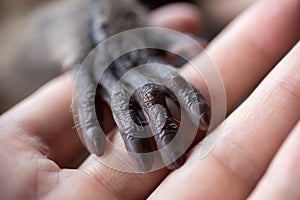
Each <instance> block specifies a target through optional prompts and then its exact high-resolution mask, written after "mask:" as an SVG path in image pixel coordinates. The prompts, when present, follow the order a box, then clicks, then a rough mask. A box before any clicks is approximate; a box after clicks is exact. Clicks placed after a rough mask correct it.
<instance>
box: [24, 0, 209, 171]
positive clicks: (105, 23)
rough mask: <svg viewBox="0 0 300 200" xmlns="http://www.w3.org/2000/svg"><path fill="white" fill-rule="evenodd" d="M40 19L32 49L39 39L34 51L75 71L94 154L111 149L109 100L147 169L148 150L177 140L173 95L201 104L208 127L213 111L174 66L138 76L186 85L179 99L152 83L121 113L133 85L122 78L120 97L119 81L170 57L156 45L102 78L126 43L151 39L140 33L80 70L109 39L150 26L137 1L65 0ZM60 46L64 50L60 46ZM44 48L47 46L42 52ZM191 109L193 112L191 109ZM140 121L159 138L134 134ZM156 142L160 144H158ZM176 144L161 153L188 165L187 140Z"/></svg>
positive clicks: (84, 128)
mask: <svg viewBox="0 0 300 200" xmlns="http://www.w3.org/2000/svg"><path fill="white" fill-rule="evenodd" d="M37 18H38V20H37V21H36V22H35V24H34V26H32V27H30V29H29V30H31V31H33V32H34V31H35V32H38V33H39V35H38V37H36V38H35V39H34V40H33V41H32V40H30V41H28V46H29V47H30V48H31V46H30V45H32V42H34V43H35V44H39V47H38V48H31V49H32V52H30V53H31V54H33V55H34V54H41V53H40V52H45V54H46V56H44V57H43V58H46V59H49V60H45V59H44V60H43V62H45V63H46V62H47V63H49V62H52V63H60V64H61V65H64V67H65V68H67V69H70V68H71V69H74V72H75V73H74V78H75V82H76V83H75V89H76V96H77V107H76V108H74V109H75V110H74V112H75V113H76V114H77V116H78V120H79V121H78V124H77V125H78V126H79V125H80V128H81V130H82V137H83V140H84V142H85V145H86V146H87V148H88V149H89V151H90V152H91V153H93V154H96V155H98V156H101V155H103V153H104V150H105V147H106V138H105V137H104V136H103V135H101V134H99V133H100V130H101V127H103V123H104V122H105V116H104V115H103V102H105V103H106V104H108V106H109V107H110V108H112V114H113V117H114V121H115V123H116V125H117V126H118V128H119V130H120V133H121V135H122V138H123V140H124V143H125V146H126V148H127V150H128V151H129V152H134V153H141V154H140V155H139V156H138V157H137V158H136V163H137V164H138V166H139V167H140V168H141V170H143V171H148V170H150V169H151V166H152V162H153V161H152V159H151V158H149V157H147V156H145V155H144V154H142V153H146V152H152V151H153V150H154V149H155V148H157V149H160V148H161V147H164V146H166V145H167V144H169V143H170V141H172V140H174V136H175V135H176V133H177V130H178V126H179V125H180V124H178V123H177V122H176V120H175V118H174V116H172V112H171V111H170V109H169V108H168V105H167V103H166V99H167V98H169V99H171V100H172V101H174V102H175V104H177V105H178V104H179V102H180V103H182V104H183V105H187V104H190V103H193V104H197V105H198V106H199V113H192V114H191V115H193V116H194V117H196V118H197V119H198V120H199V122H200V123H199V129H202V130H206V129H207V127H208V121H209V118H210V110H209V107H208V105H207V104H206V102H205V100H204V99H203V97H202V96H201V94H200V92H198V91H196V90H195V93H196V94H197V100H196V101H195V98H193V96H191V95H190V94H189V93H188V90H189V88H188V86H187V85H188V83H187V82H186V81H185V80H184V79H183V78H181V77H180V76H179V75H178V74H176V73H174V72H173V71H172V70H171V71H170V70H169V69H160V70H154V71H153V70H152V71H151V70H149V71H148V72H147V73H141V72H137V75H136V76H135V77H133V78H137V80H140V79H145V80H147V79H149V77H148V76H149V75H150V76H151V77H157V78H160V79H162V80H166V81H167V82H168V85H170V87H173V88H175V90H179V89H180V91H181V94H180V95H179V97H178V96H177V97H178V99H177V98H176V97H175V96H174V94H172V93H170V91H168V90H167V89H166V88H165V87H163V86H161V85H159V84H146V85H144V86H142V87H140V88H137V89H136V90H135V92H134V93H133V94H132V95H131V96H130V98H131V101H130V105H129V110H126V112H123V113H122V114H120V113H121V112H119V111H120V110H122V109H123V110H124V108H125V107H126V106H128V105H124V103H123V102H122V98H125V96H124V95H127V94H126V91H127V90H128V89H129V88H128V87H130V83H127V82H124V83H123V82H122V83H121V86H120V87H121V88H122V90H123V91H125V92H124V94H121V93H117V94H116V95H115V94H114V93H113V92H114V91H113V88H114V86H115V84H116V83H117V82H118V80H119V79H120V78H121V77H122V75H124V74H125V73H126V72H127V71H129V70H130V69H133V68H135V67H137V66H139V65H141V64H147V63H149V62H158V63H161V62H162V60H164V57H163V56H164V55H159V52H157V51H155V50H151V49H150V50H149V49H143V50H137V51H133V52H130V53H128V54H126V55H124V56H121V57H120V58H119V59H117V60H115V61H114V62H113V63H112V64H111V65H110V67H109V68H108V69H107V70H106V71H105V73H104V74H103V76H102V77H99V76H98V74H99V72H98V71H99V66H101V63H103V62H104V61H105V60H107V59H108V58H110V57H113V55H112V54H117V53H118V51H119V49H120V46H122V45H125V47H126V45H130V44H132V43H135V42H143V41H145V40H147V39H148V38H149V37H146V36H145V37H144V38H140V37H139V36H136V37H132V39H131V40H130V39H129V40H128V41H125V42H124V41H120V43H117V44H112V45H111V46H109V47H103V48H102V49H99V50H98V51H97V53H96V56H95V62H94V63H96V64H92V65H90V66H88V67H85V68H80V66H81V64H82V63H83V61H84V59H85V58H86V56H87V55H88V54H89V52H90V51H91V50H92V49H94V48H95V47H96V46H97V45H98V44H99V43H100V42H102V41H104V40H105V39H106V38H109V37H110V36H113V35H115V34H117V33H120V32H122V31H125V30H129V29H134V28H138V27H145V26H147V24H148V23H147V20H146V10H144V9H143V8H142V7H141V6H139V5H138V4H137V3H136V2H134V1H130V0H74V1H70V2H67V3H60V4H59V6H57V7H55V6H53V7H50V8H49V10H48V11H47V10H43V12H42V13H39V15H38V17H37ZM151 37H152V38H151V39H152V40H157V41H156V42H157V43H164V45H165V46H169V45H171V42H172V41H169V40H168V39H167V38H164V37H163V36H160V35H156V36H151ZM25 44H26V43H25ZM57 45H59V47H60V48H57ZM122 47H124V46H122ZM30 48H25V49H26V50H25V51H24V55H25V54H27V53H29V50H28V49H30ZM41 48H45V49H43V51H41ZM34 51H37V52H34ZM25 56H26V55H25ZM97 63H98V64H97ZM99 63H100V64H99ZM29 64H30V63H29ZM79 69H80V73H79V75H78V73H77V72H78V70H79ZM180 85H181V86H180ZM179 86H180V87H179ZM114 95H115V96H114ZM118 95H119V96H118ZM122 95H123V96H122ZM191 101H193V102H191ZM155 105H161V106H163V108H164V110H165V112H166V119H165V124H163V125H162V126H161V124H159V122H158V121H161V120H162V119H159V118H158V119H157V115H158V114H159V113H157V112H158V111H155V109H153V106H155ZM95 108H96V110H97V112H96V111H95ZM186 111H187V112H192V111H191V110H190V111H189V110H188V109H187V110H186ZM136 125H138V126H142V127H143V126H146V125H148V126H149V127H150V129H151V131H152V132H153V133H152V135H154V137H153V138H140V137H136V135H134V134H133V132H132V131H136V130H135V127H136ZM150 140H153V141H154V143H156V145H155V146H154V147H153V145H152V144H151V143H152V142H150ZM174 144H175V145H173V146H172V147H170V149H168V151H167V153H168V155H161V157H162V160H163V161H164V162H165V163H172V164H170V165H168V168H169V169H175V168H178V167H180V166H181V165H182V164H183V163H184V154H183V152H182V150H181V149H182V147H181V142H180V141H179V140H178V141H175V142H174ZM179 154H180V155H179Z"/></svg>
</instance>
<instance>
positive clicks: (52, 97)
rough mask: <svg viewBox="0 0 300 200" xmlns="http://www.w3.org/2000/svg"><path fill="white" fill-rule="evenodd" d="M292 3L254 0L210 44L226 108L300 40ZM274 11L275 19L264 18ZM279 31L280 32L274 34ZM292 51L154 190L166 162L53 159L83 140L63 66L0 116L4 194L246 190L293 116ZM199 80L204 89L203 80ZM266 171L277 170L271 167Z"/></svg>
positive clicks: (235, 193)
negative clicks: (209, 147) (140, 164)
mask: <svg viewBox="0 0 300 200" xmlns="http://www.w3.org/2000/svg"><path fill="white" fill-rule="evenodd" d="M297 6H298V7H299V3H298V1H295V0H294V1H292V0H290V1H283V0H282V1H280V2H278V4H276V5H274V3H273V2H272V1H270V0H269V1H264V2H261V3H260V4H258V5H257V6H256V7H254V8H253V9H252V10H250V11H249V13H248V14H246V15H244V16H243V17H241V18H240V20H239V21H240V22H236V23H235V24H234V25H232V26H231V27H230V28H228V30H227V31H226V32H225V33H224V34H223V35H221V36H220V37H219V38H217V39H216V40H215V42H213V43H212V44H211V45H210V46H209V47H208V50H207V52H208V54H209V56H210V57H211V59H212V60H213V61H214V62H215V63H216V66H217V67H218V68H219V70H220V73H221V75H222V77H223V80H224V84H225V89H226V92H227V95H228V99H227V102H228V113H230V112H231V111H232V110H233V109H234V108H235V107H236V106H237V105H238V103H239V102H241V101H242V100H243V99H244V98H245V96H246V95H247V94H248V93H250V91H251V90H252V89H253V88H254V87H255V86H256V85H257V84H258V83H259V82H260V80H261V79H262V78H263V77H264V76H265V75H266V74H267V73H268V72H269V71H270V70H271V69H272V67H273V66H274V65H275V64H276V63H277V62H278V61H279V60H280V59H281V58H282V57H283V56H284V55H285V54H286V53H287V52H288V51H289V50H290V49H291V48H292V46H293V45H294V44H295V43H296V42H297V41H298V39H299V30H297V29H295V28H294V27H297V24H298V22H299V13H298V7H297ZM276 8H277V9H276ZM279 8H280V9H279ZM266 10H272V12H273V15H265V12H266ZM273 21H276V26H275V25H273V24H271V22H273ZM266 27H268V28H269V31H268V32H266V31H265V28H266ZM249 29H250V30H251V32H250V31H249ZM258 33H259V34H258ZM258 36H259V37H258ZM282 37H283V38H285V39H284V40H281V39H280V38H282ZM274 41H275V42H274ZM249 42H250V44H251V45H250V44H249ZM261 52H264V53H263V54H262V53H261ZM229 53H230V54H229ZM297 54H299V45H298V46H297V47H295V50H294V53H291V54H289V55H288V56H287V57H286V58H285V59H284V61H283V62H281V63H280V64H279V65H277V66H276V67H275V69H274V70H273V71H272V72H271V73H270V75H269V76H268V77H267V78H266V79H265V80H264V81H263V82H262V83H261V85H260V86H259V87H258V88H257V89H256V90H255V91H254V93H253V94H252V95H251V96H250V97H249V98H248V99H247V100H246V101H245V102H244V103H243V104H242V105H241V106H240V107H239V108H238V109H237V110H235V111H234V112H233V113H232V114H231V115H230V116H229V117H228V118H227V119H226V121H225V122H224V123H223V126H222V125H221V126H220V127H219V128H218V129H216V130H215V131H222V135H221V138H220V139H219V141H218V143H217V145H216V147H215V148H214V150H213V151H212V152H211V154H209V156H208V157H207V158H205V159H203V160H201V159H199V157H198V153H197V152H198V150H199V147H201V145H199V146H196V147H195V148H194V149H193V150H192V152H191V154H190V157H189V158H188V161H187V163H186V164H185V165H184V166H183V167H182V168H180V169H179V170H176V171H175V172H173V173H171V174H170V175H168V177H167V178H166V179H165V180H164V181H163V182H162V183H161V184H160V186H159V187H158V188H157V189H156V190H155V191H154V193H152V191H153V190H154V189H155V187H156V186H157V185H158V184H159V183H160V182H161V181H162V180H163V179H164V178H165V176H166V175H167V171H165V170H160V171H157V172H152V173H147V174H130V173H122V172H119V171H116V170H114V169H111V168H108V167H106V166H104V165H102V164H101V163H100V162H99V161H98V160H97V159H96V158H95V157H89V158H88V159H87V160H86V161H85V162H84V163H83V164H82V165H81V166H80V167H79V169H76V170H71V169H61V168H60V167H59V165H60V166H64V165H67V164H68V163H69V162H70V161H72V160H73V159H74V158H75V157H77V155H78V153H79V152H80V151H81V150H82V145H81V144H80V141H79V140H78V139H77V137H76V133H75V131H74V129H71V127H72V116H71V113H69V112H68V107H69V105H70V101H71V99H70V98H71V94H70V93H71V91H72V82H71V80H70V78H69V77H68V76H67V75H66V76H64V77H61V78H59V79H57V80H55V81H54V82H52V83H50V84H49V85H48V86H45V87H46V88H44V89H41V90H40V91H39V92H38V93H37V94H35V95H34V96H32V97H31V98H29V99H27V100H26V101H25V102H23V103H22V104H20V105H19V106H17V107H15V108H14V109H12V110H10V111H9V112H8V113H6V114H4V115H3V116H1V118H0V120H1V121H0V129H1V136H0V143H1V145H0V154H1V171H0V177H1V182H2V183H4V185H3V186H2V187H1V195H2V197H3V198H4V199H7V198H9V199H14V198H22V199H29V198H49V199H54V198H57V199H71V198H72V199H83V198H85V199H101V198H102V199H112V198H125V199H141V198H146V197H147V196H148V195H149V194H151V193H152V196H150V198H153V199H157V198H161V199H164V198H172V197H174V196H175V197H176V198H178V199H182V198H195V199H198V198H199V197H203V198H205V199H209V198H218V197H221V198H223V199H240V198H244V197H246V196H247V195H249V194H250V193H251V191H252V190H253V188H254V187H255V185H256V184H257V182H258V181H259V180H260V178H261V177H262V175H263V173H264V171H265V170H266V169H267V167H268V164H269V162H270V161H271V159H272V157H273V155H274V154H275V153H276V151H277V150H278V148H279V146H280V144H281V143H282V142H283V141H284V139H285V138H286V136H287V135H288V134H289V133H290V131H291V129H292V128H293V126H294V125H295V124H296V123H297V121H298V120H299V109H298V102H299V98H300V97H299V95H298V94H299V85H300V84H299V83H297V81H298V82H299V80H300V78H299V76H300V74H299V67H297V66H299V59H298V58H297V57H296V55H297ZM296 58H297V59H298V60H297V59H296ZM297 62H298V63H297ZM236 66H239V68H237V67H236ZM193 70H194V69H192V68H189V67H187V68H186V69H184V71H183V73H182V74H183V75H184V76H185V77H186V78H188V79H187V80H190V81H191V82H192V83H193V84H194V85H196V86H198V87H199V88H202V87H201V86H202V85H203V83H201V82H198V79H196V77H193V73H192V72H193ZM238 76H239V77H238ZM245 76H246V77H247V79H246V78H245ZM290 77H292V78H290ZM236 83H238V84H236ZM202 90H203V91H204V92H205V88H203V89H202ZM206 95H207V94H206ZM297 109H298V110H297ZM241 117H242V118H241ZM284 118H288V120H283V119H284ZM254 127H255V128H254ZM250 128H252V129H250ZM295 133H296V132H295ZM291 137H293V136H291ZM269 141H270V142H269ZM289 141H293V142H294V141H297V140H293V138H291V139H290V140H288V141H287V145H286V147H285V149H288V148H292V147H293V145H292V147H291V145H289V143H290V142H289ZM294 145H295V146H297V145H296V144H294ZM282 152H283V153H281V156H280V155H279V156H278V158H277V159H278V160H279V159H280V158H283V157H284V158H285V159H286V158H287V156H288V155H287V154H285V155H283V156H282V154H284V152H286V151H285V150H283V151H282ZM295 152H296V151H295ZM294 156H296V154H294V155H292V154H289V158H291V160H290V161H292V160H293V158H295V157H294ZM298 156H299V155H298ZM286 161H287V160H286ZM294 161H295V160H294ZM275 162H276V163H278V161H275ZM276 163H275V164H276ZM288 163H290V162H285V164H287V165H284V166H283V167H287V166H288ZM275 164H274V166H280V165H275ZM294 164H295V162H294ZM296 164H297V163H296ZM296 164H295V165H294V166H297V165H296ZM298 164H299V163H298ZM274 168H275V167H273V169H274ZM285 169H286V168H285ZM296 169H297V167H296ZM277 170H278V168H277ZM274 171H275V170H273V172H274ZM286 172H288V170H287V171H286ZM296 173H299V172H298V170H295V174H294V176H293V177H292V178H296ZM270 174H272V169H270ZM272 175H273V176H271V177H273V178H274V177H275V178H276V176H275V175H278V174H276V173H275V174H274V173H273V174H272ZM269 177H270V176H269ZM277 177H278V176H277ZM265 180H268V179H267V177H266V178H265ZM269 180H270V179H269ZM285 180H286V181H287V182H285V183H287V185H286V186H287V187H286V188H284V189H293V188H296V190H295V191H296V192H297V188H298V187H299V185H298V187H297V185H296V182H293V184H295V185H294V186H295V187H288V186H289V183H291V182H289V180H290V179H285ZM265 182H266V181H265ZM273 183H275V181H274V182H273ZM276 183H279V181H276ZM266 186H270V185H267V184H264V183H262V184H261V188H264V187H266ZM279 186H280V185H277V187H279ZM12 188H13V190H14V191H12ZM170 191H171V192H170ZM264 191H270V190H264V189H257V191H256V192H257V193H256V194H254V195H261V194H262V192H264ZM276 191H277V192H281V191H284V190H279V189H278V190H276ZM285 192H288V194H294V193H292V191H291V192H290V191H285ZM269 194H271V193H269ZM271 195H276V194H271ZM175 197H174V198H175ZM277 197H278V196H277Z"/></svg>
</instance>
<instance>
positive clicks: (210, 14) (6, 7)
mask: <svg viewBox="0 0 300 200" xmlns="http://www.w3.org/2000/svg"><path fill="white" fill-rule="evenodd" d="M65 1H72V0H56V1H55V0H0V27H1V28H0V114H1V113H3V112H4V111H5V110H7V109H9V108H10V107H11V106H13V105H15V104H16V103H17V102H19V101H20V100H22V99H23V98H25V97H27V96H28V95H30V94H31V93H32V92H34V91H35V90H37V89H38V88H39V87H40V86H41V85H43V84H44V83H46V82H48V81H49V80H50V79H52V78H54V77H56V76H58V75H59V74H61V73H63V69H62V67H61V66H59V65H56V66H53V65H50V64H48V63H47V55H41V56H40V57H39V58H38V59H37V60H36V63H35V64H34V65H27V64H26V61H27V60H28V59H31V58H29V57H28V56H27V57H26V56H23V57H22V55H21V57H20V56H19V57H18V59H17V58H16V55H20V52H19V49H18V48H19V46H20V45H22V42H23V40H29V41H32V46H33V47H36V48H38V46H39V44H36V43H35V42H34V41H35V40H34V37H37V35H38V33H36V34H30V35H26V34H22V33H23V30H24V29H26V28H27V27H26V26H28V24H30V23H31V21H32V16H33V14H34V13H35V12H37V11H38V12H42V11H43V9H44V8H46V7H47V6H49V4H53V3H54V2H55V3H56V4H57V5H59V4H60V3H61V4H63V3H64V2H65ZM139 1H140V2H141V3H142V4H144V5H145V6H146V7H147V8H148V9H150V10H151V9H157V8H159V7H162V6H164V5H166V4H170V3H175V2H186V3H190V4H192V5H194V6H196V8H197V9H199V13H201V15H202V16H203V21H204V23H203V27H201V31H200V30H199V36H200V37H202V38H205V39H206V40H208V41H210V40H211V39H213V38H214V37H215V36H216V35H217V34H218V33H219V32H220V31H221V30H222V29H223V28H224V27H225V26H226V25H227V24H228V23H229V22H230V21H231V20H232V19H233V18H234V17H235V16H237V15H238V14H239V13H240V12H242V11H243V10H244V9H245V8H247V7H248V6H250V5H251V4H252V3H253V2H254V1H256V0H242V1H241V0H185V1H184V0H182V1H180V0H173V1H172V0H139ZM34 20H35V19H33V21H34ZM28 37H32V38H28ZM58 48H59V47H58ZM33 56H34V55H33Z"/></svg>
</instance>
